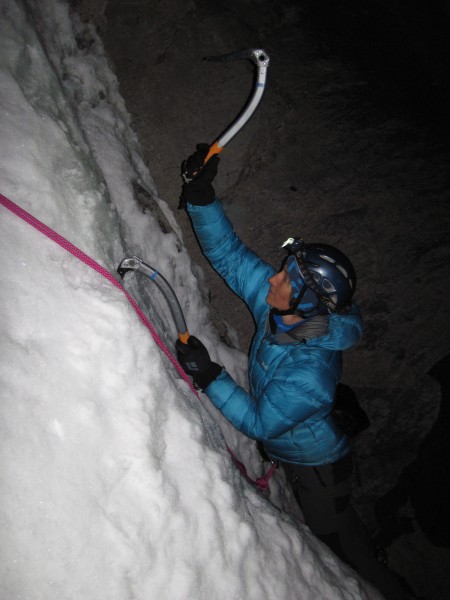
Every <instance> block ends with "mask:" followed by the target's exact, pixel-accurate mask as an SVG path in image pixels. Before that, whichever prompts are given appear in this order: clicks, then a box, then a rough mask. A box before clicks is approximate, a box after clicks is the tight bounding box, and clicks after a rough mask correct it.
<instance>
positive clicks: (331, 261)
mask: <svg viewBox="0 0 450 600" xmlns="http://www.w3.org/2000/svg"><path fill="white" fill-rule="evenodd" d="M319 256H320V258H323V260H326V261H327V262H329V263H331V264H333V265H334V263H335V262H336V261H335V260H334V259H333V258H331V257H330V256H327V255H326V254H319Z"/></svg>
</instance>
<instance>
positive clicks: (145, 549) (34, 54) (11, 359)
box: [0, 0, 380, 600]
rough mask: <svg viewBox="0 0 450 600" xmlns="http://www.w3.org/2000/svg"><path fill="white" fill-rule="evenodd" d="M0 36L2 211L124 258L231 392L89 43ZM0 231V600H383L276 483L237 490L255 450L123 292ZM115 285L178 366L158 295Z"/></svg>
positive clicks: (33, 27) (223, 352) (6, 2)
mask: <svg viewBox="0 0 450 600" xmlns="http://www.w3.org/2000/svg"><path fill="white" fill-rule="evenodd" d="M0 28H1V31H0V65H1V69H0V108H1V111H0V131H1V139H2V144H1V149H0V154H1V160H0V182H1V188H0V193H1V194H3V195H4V196H6V197H7V198H9V199H10V200H12V201H13V202H15V203H17V204H18V205H20V206H21V207H22V208H23V209H25V210H26V211H28V212H30V213H31V214H32V215H34V216H35V217H36V218H37V219H39V220H41V221H42V222H44V223H45V224H46V225H48V226H49V227H51V228H53V229H54V230H56V231H57V232H58V233H59V234H60V235H62V236H63V237H65V238H66V239H68V240H69V241H70V242H71V243H73V244H74V245H76V246H77V247H78V248H80V249H81V250H82V251H83V252H85V253H86V254H88V255H89V256H90V257H92V258H93V259H94V260H95V261H97V262H98V263H99V264H100V265H102V266H103V267H105V268H106V269H107V270H108V271H109V272H110V273H112V274H114V275H115V276H116V268H117V266H118V264H119V262H120V260H121V259H122V258H123V256H124V255H125V253H126V252H128V253H133V254H137V255H139V256H141V257H143V258H144V260H146V262H148V263H150V264H151V265H153V266H155V267H156V268H157V269H158V270H159V271H160V272H161V273H162V274H163V275H164V277H165V278H166V279H167V280H168V281H169V282H170V283H171V285H172V286H173V287H174V289H175V291H176V293H177V295H178V297H179V299H180V302H181V305H182V308H183V311H184V314H185V317H186V321H187V323H188V325H189V329H190V331H192V332H193V333H195V334H197V335H199V336H200V337H201V338H202V340H203V341H204V342H205V343H206V345H207V346H208V347H209V348H210V350H211V354H212V356H213V359H215V360H217V361H219V362H221V363H222V364H224V365H225V366H226V367H227V369H228V370H229V371H230V372H231V373H232V374H233V375H234V377H236V378H237V380H238V381H240V382H241V384H243V385H245V363H246V360H245V357H244V355H243V354H242V353H240V352H237V351H235V350H232V349H230V348H228V347H227V346H225V345H223V344H222V343H221V342H220V340H219V337H218V334H217V332H216V331H215V329H214V327H213V326H212V324H211V318H210V315H209V311H208V308H207V306H206V304H205V302H204V299H203V298H204V295H202V292H201V285H199V278H200V281H201V273H199V272H198V269H197V268H196V267H195V266H194V265H193V264H192V263H191V261H190V258H189V256H188V255H187V253H186V250H185V248H184V246H183V243H182V239H181V233H180V231H179V228H178V227H177V224H176V221H175V219H174V216H173V215H172V213H171V212H170V210H169V209H168V208H167V205H166V203H165V202H164V201H163V200H162V199H160V198H159V197H158V193H157V190H156V189H155V186H154V184H153V182H152V179H151V176H150V174H149V172H148V170H147V168H146V166H145V164H144V163H143V160H142V158H141V154H140V149H139V143H138V141H137V139H136V136H135V134H134V133H133V130H132V128H131V124H130V118H129V116H128V114H127V112H126V109H125V107H124V103H123V100H122V98H121V97H120V95H119V92H118V86H117V81H116V79H115V76H114V74H113V73H112V71H111V69H110V68H109V66H108V63H107V61H106V59H105V57H104V54H103V50H102V46H101V44H100V42H99V40H98V39H97V37H96V35H95V33H94V32H93V31H92V30H91V29H90V28H89V27H88V26H87V25H85V24H82V23H80V22H79V20H78V19H77V17H76V15H72V18H71V17H70V15H69V7H68V4H67V2H64V1H58V0H45V1H44V0H35V1H33V0H27V1H21V0H2V2H1V4H0ZM136 184H138V185H139V186H140V190H141V192H143V191H145V193H146V194H148V197H149V198H150V199H151V200H152V202H153V204H154V206H155V207H156V208H157V210H154V211H149V210H146V211H144V210H143V208H142V206H141V205H139V204H138V202H137V201H136V199H135V190H136ZM156 213H158V214H156ZM162 221H164V222H165V223H166V226H165V227H164V228H162V227H161V222H162ZM167 223H168V224H169V227H167ZM0 227H1V232H0V246H1V253H2V286H1V291H0V294H1V356H2V361H1V368H0V378H1V390H2V400H1V404H0V407H1V419H0V434H1V449H0V457H1V458H0V460H1V468H0V477H1V503H0V507H1V519H0V523H1V532H0V535H1V540H2V544H1V560H0V572H1V576H0V577H1V586H0V598H1V600H19V599H20V600H25V599H32V600H38V599H39V600H43V599H45V600H53V599H58V600H63V599H64V600H75V599H79V600H99V599H101V598H108V600H126V599H130V600H131V599H135V600H141V599H144V598H145V599H146V600H149V599H152V598H155V599H156V598H157V599H168V600H175V599H180V600H186V599H204V600H214V599H220V600H224V599H246V600H252V599H255V600H256V599H258V600H261V599H263V598H264V599H265V600H270V599H273V600H284V599H291V598H292V599H294V598H296V599H297V598H302V599H303V600H307V599H318V598H320V599H334V598H336V599H338V598H345V599H350V598H355V599H356V598H371V599H376V598H380V596H379V594H378V593H377V592H376V591H374V589H373V588H372V587H371V586H369V585H368V584H366V583H365V582H363V581H361V580H360V579H358V577H357V576H356V575H355V574H354V573H353V571H351V570H350V569H349V568H348V567H346V566H345V565H343V564H342V563H341V562H340V561H339V560H338V559H337V558H335V557H334V555H333V554H332V553H331V552H330V551H329V550H328V549H327V548H326V547H325V546H323V545H322V544H321V543H320V542H318V541H317V540H316V539H315V538H314V537H313V536H312V535H311V533H310V532H309V530H308V529H307V528H306V527H305V526H304V525H303V523H302V522H301V515H299V513H298V509H296V507H295V504H293V502H292V496H291V494H290V492H289V490H287V489H285V487H284V479H283V476H282V474H281V473H277V475H276V477H275V478H274V479H273V481H272V484H271V488H272V491H271V494H270V497H267V496H265V495H263V494H262V493H260V492H258V491H257V490H256V489H255V488H254V487H252V486H251V485H250V484H248V483H247V482H246V481H245V480H244V479H243V478H242V477H241V476H240V475H239V473H238V471H237V470H236V469H235V467H234V466H233V464H232V462H231V460H230V458H229V456H228V454H227V451H226V445H225V440H226V442H227V443H228V444H229V445H230V446H231V447H232V448H233V449H234V450H235V452H236V453H237V454H238V455H239V457H240V458H241V460H243V461H244V462H245V463H246V464H247V466H248V468H249V472H250V474H251V475H252V476H253V477H255V476H259V475H261V474H262V468H263V467H262V466H261V464H260V461H259V458H258V455H257V454H256V453H255V446H254V443H253V442H251V441H250V440H248V439H247V438H245V437H244V436H241V435H240V434H238V433H237V432H236V431H234V430H233V429H232V428H231V426H229V425H228V424H227V423H226V422H225V421H224V419H223V418H222V417H221V415H220V414H219V413H217V411H215V409H213V408H212V407H211V406H210V404H209V402H208V400H207V398H206V397H205V396H202V397H201V398H198V397H197V396H196V395H195V394H194V393H193V392H192V391H191V390H190V388H189V386H188V385H187V383H186V382H185V381H183V379H182V378H181V377H180V375H179V373H178V372H177V370H176V369H175V368H174V366H173V364H172V363H171V362H170V360H168V358H167V356H166V355H165V354H164V353H163V352H162V351H161V350H160V348H159V347H158V345H157V343H156V342H155V340H154V339H153V338H152V336H151V334H150V332H149V331H148V329H146V327H145V326H144V325H143V324H142V322H141V321H140V319H139V318H138V316H137V314H136V312H135V311H134V309H133V307H132V306H131V304H130V303H129V302H128V300H127V299H126V296H125V295H124V294H123V293H122V292H121V291H120V289H117V288H116V287H114V286H113V285H112V284H111V283H110V282H109V281H107V280H106V279H105V278H103V277H102V276H101V275H100V274H98V273H96V272H95V271H94V270H92V269H91V268H89V267H88V266H86V265H85V264H83V263H82V262H81V261H80V260H78V259H77V258H75V257H73V256H72V255H71V254H69V253H68V252H67V251H66V250H64V249H63V248H61V247H60V246H58V245H57V244H55V243H54V242H53V241H51V240H50V239H48V238H47V237H45V236H44V235H43V234H42V233H41V232H39V231H37V230H36V229H34V228H32V227H31V226H30V225H29V224H28V223H26V222H24V221H23V220H21V219H20V218H19V217H17V216H16V215H14V214H13V213H11V212H10V211H8V210H7V209H6V208H5V207H4V206H0ZM124 281H125V283H124V285H125V286H126V288H127V289H128V290H129V292H130V293H131V294H132V296H133V297H134V298H135V299H136V300H137V301H138V303H139V304H140V305H141V307H143V308H145V312H146V314H147V316H148V318H149V319H150V321H151V322H152V324H153V325H154V327H155V328H156V330H157V331H158V333H159V335H160V336H161V338H162V340H163V341H164V342H165V344H167V346H168V348H169V350H170V351H173V344H174V339H175V337H176V332H175V329H174V325H173V322H172V319H171V316H170V311H169V309H168V306H167V303H166V302H165V300H164V298H163V297H162V296H161V294H160V293H159V291H158V289H157V288H156V286H153V284H152V283H151V282H150V281H149V280H147V281H143V279H142V276H141V275H139V274H129V275H127V276H126V277H125V280H124ZM282 508H285V509H286V511H285V510H281V509H282ZM296 511H297V512H296Z"/></svg>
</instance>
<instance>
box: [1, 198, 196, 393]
mask: <svg viewBox="0 0 450 600" xmlns="http://www.w3.org/2000/svg"><path fill="white" fill-rule="evenodd" d="M0 204H3V206H4V207H5V208H7V209H8V210H10V211H11V212H12V213H14V214H15V215H17V216H18V217H20V218H21V219H23V220H24V221H26V222H27V223H29V224H30V225H31V226H32V227H34V228H35V229H37V230H38V231H40V232H41V233H43V234H44V235H46V236H47V237H48V238H50V239H51V240H53V241H54V242H56V243H57V244H58V245H59V246H61V248H64V250H67V251H68V252H70V254H72V255H73V256H75V257H76V258H78V259H80V260H81V261H82V262H84V264H85V265H87V266H88V267H91V269H93V270H94V271H97V273H99V274H100V275H103V277H105V279H107V280H108V281H109V282H111V283H112V284H113V285H114V286H115V287H116V288H117V289H119V290H120V291H121V292H123V293H124V294H125V296H126V297H127V299H128V301H129V302H130V303H131V305H132V306H133V308H134V310H135V311H136V312H137V314H138V316H139V318H140V319H141V321H142V322H143V323H144V325H145V326H146V327H147V329H148V330H149V331H150V333H151V334H152V337H153V339H154V340H155V342H156V344H157V345H158V346H159V347H160V348H161V350H162V351H163V352H164V354H165V355H166V356H167V357H168V359H169V360H170V362H171V363H172V364H173V365H174V367H175V368H176V370H177V371H178V373H179V374H180V375H181V377H182V378H183V379H184V381H186V383H188V384H189V387H190V388H191V390H192V391H193V392H194V393H195V394H196V395H197V396H198V394H197V392H196V391H195V388H194V386H193V384H192V382H191V380H190V379H189V377H188V376H187V375H186V373H185V372H184V370H183V368H182V366H181V365H180V364H179V362H178V361H177V360H175V358H174V357H173V356H172V354H171V353H170V351H169V350H168V348H167V347H166V345H165V344H164V342H163V341H162V339H161V338H160V337H159V335H158V334H157V332H156V330H155V329H154V327H153V325H152V324H151V323H150V321H149V320H148V319H147V317H146V316H145V315H144V313H143V312H142V310H141V309H140V308H139V306H138V304H137V303H136V301H135V300H134V299H133V298H132V296H130V294H129V293H128V292H127V291H126V289H125V288H124V287H123V286H122V285H121V284H120V283H119V282H118V281H117V279H116V278H115V277H114V276H113V275H111V273H109V271H107V270H106V269H105V268H104V267H102V266H101V265H99V264H98V263H97V262H95V260H93V259H92V258H91V257H90V256H88V255H87V254H85V253H84V252H83V251H82V250H80V249H79V248H77V247H76V246H74V245H73V244H71V243H70V242H69V241H67V240H66V239H65V238H63V237H62V236H61V235H59V233H56V231H53V229H50V227H48V226H47V225H45V224H44V223H42V221H39V220H38V219H36V218H35V217H33V215H30V213H28V212H27V211H26V210H24V209H23V208H21V207H20V206H18V205H17V204H15V203H14V202H12V201H11V200H9V199H8V198H6V197H5V196H3V195H2V194H0Z"/></svg>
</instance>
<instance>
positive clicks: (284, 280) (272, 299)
mask: <svg viewBox="0 0 450 600" xmlns="http://www.w3.org/2000/svg"><path fill="white" fill-rule="evenodd" d="M269 283H270V290H269V293H268V294H267V297H266V302H267V304H268V305H269V306H271V307H272V308H277V309H278V310H288V309H289V308H290V301H291V298H292V286H291V281H290V279H289V275H288V272H287V269H286V267H284V268H283V269H281V271H278V273H276V274H275V275H273V276H272V277H270V279H269Z"/></svg>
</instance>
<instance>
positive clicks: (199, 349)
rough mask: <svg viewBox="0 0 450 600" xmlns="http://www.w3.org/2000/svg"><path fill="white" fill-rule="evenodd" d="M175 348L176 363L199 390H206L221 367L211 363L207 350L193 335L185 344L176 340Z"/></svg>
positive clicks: (220, 370)
mask: <svg viewBox="0 0 450 600" xmlns="http://www.w3.org/2000/svg"><path fill="white" fill-rule="evenodd" d="M175 346H176V350H177V358H178V362H179V363H180V365H181V366H182V367H183V369H184V370H185V372H186V373H187V374H188V375H190V376H191V377H192V379H193V381H194V384H195V385H196V386H197V387H198V388H200V389H201V390H204V389H205V388H207V387H208V385H209V384H210V383H212V382H213V381H214V380H215V379H216V378H217V377H218V376H219V375H220V373H221V372H222V367H221V366H220V365H218V364H217V363H214V362H212V360H211V358H210V356H209V353H208V350H207V349H206V348H205V346H204V345H203V344H202V342H201V341H200V340H199V339H197V338H196V337H194V336H193V335H191V336H190V337H189V339H188V343H187V344H183V342H181V341H180V340H177V343H176V344H175Z"/></svg>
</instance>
